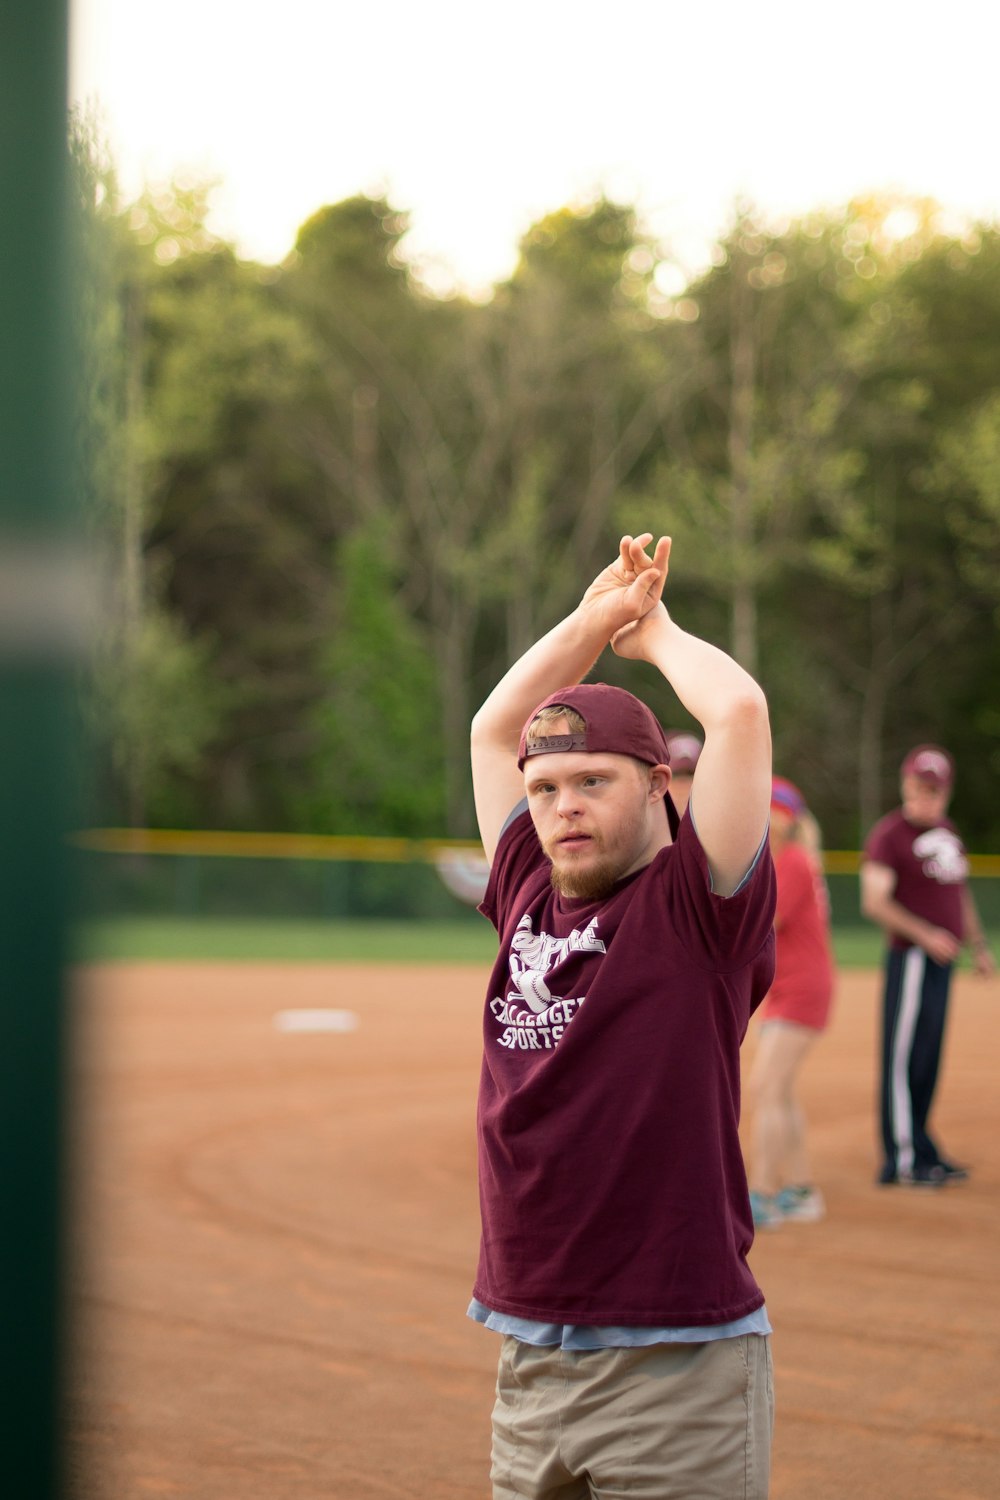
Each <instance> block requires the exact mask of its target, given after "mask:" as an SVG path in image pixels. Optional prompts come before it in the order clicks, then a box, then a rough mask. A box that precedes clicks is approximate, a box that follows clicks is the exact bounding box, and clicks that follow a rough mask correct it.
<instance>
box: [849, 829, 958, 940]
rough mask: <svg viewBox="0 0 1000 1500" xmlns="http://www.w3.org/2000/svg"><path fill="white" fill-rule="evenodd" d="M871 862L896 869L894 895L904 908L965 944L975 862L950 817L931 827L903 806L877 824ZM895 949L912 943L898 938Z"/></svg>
mask: <svg viewBox="0 0 1000 1500" xmlns="http://www.w3.org/2000/svg"><path fill="white" fill-rule="evenodd" d="M865 858H866V859H871V860H874V861H875V862H876V864H880V865H888V867H889V869H890V870H894V871H895V874H896V889H895V890H894V891H893V896H894V898H895V900H897V901H898V902H899V904H900V906H905V907H906V910H907V911H909V912H912V913H913V915H914V916H916V917H922V918H923V920H924V921H925V922H933V924H934V926H935V927H943V928H944V929H945V931H947V932H950V933H952V935H953V936H954V937H957V938H958V940H959V942H961V941H962V939H963V938H964V936H965V932H964V923H963V918H962V892H963V890H964V888H965V884H966V881H967V880H968V876H969V861H968V858H967V856H966V853H965V848H964V846H963V844H962V840H961V839H960V838H959V836H958V829H957V828H956V827H955V825H954V823H953V822H952V821H951V819H950V818H942V819H941V821H940V822H939V823H935V824H934V826H933V827H932V828H926V827H922V826H919V825H918V824H916V823H910V822H908V820H907V819H906V817H905V816H904V814H903V810H902V808H897V809H896V811H895V812H891V813H887V814H886V815H885V817H884V818H881V819H880V820H879V821H878V822H877V823H876V824H875V827H874V828H873V829H872V831H871V833H870V834H869V835H868V838H867V840H866V842H865ZM892 946H893V947H894V948H909V947H912V944H911V943H910V942H909V941H908V939H906V938H904V937H899V936H893V938H892Z"/></svg>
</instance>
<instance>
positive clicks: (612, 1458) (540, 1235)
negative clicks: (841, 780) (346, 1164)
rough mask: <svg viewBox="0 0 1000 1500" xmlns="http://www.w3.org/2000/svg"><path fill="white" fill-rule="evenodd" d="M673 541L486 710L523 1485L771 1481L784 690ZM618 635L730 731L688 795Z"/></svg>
mask: <svg viewBox="0 0 1000 1500" xmlns="http://www.w3.org/2000/svg"><path fill="white" fill-rule="evenodd" d="M651 542H652V536H651V535H650V534H645V535H642V536H638V537H631V536H625V537H623V538H622V540H621V544H620V548H619V554H618V556H617V557H616V559H615V561H614V562H613V563H612V564H611V565H610V566H609V567H607V568H605V569H604V571H603V572H602V573H601V574H600V575H599V576H598V578H596V579H595V581H594V582H593V583H592V584H591V586H590V588H588V589H587V591H586V593H585V594H584V596H583V598H582V600H581V602H580V604H579V605H578V607H577V608H576V609H575V610H574V611H573V612H572V613H571V614H570V615H569V616H568V617H567V618H566V619H564V620H563V621H562V622H561V623H560V624H558V625H557V626H556V627H555V628H554V629H553V630H552V631H550V632H549V634H548V635H546V636H544V637H543V638H542V639H541V640H540V641H538V642H537V643H536V644H535V645H534V646H533V647H532V648H531V649H530V650H529V651H528V652H527V653H526V654H525V655H524V656H523V657H522V658H521V659H520V661H518V662H516V663H515V665H514V666H513V667H511V669H510V671H509V672H508V673H507V675H506V676H505V677H504V678H503V680H502V681H501V682H500V683H499V684H498V686H497V687H496V688H495V689H494V691H493V692H492V693H491V694H490V696H489V698H488V699H487V700H486V702H485V703H484V704H483V706H482V708H481V709H480V710H479V712H478V714H477V715H476V717H475V720H474V723H473V731H472V766H473V781H474V786H475V794H476V807H477V812H478V817H479V826H480V832H481V835H482V839H483V844H484V847H485V850H486V854H487V856H488V858H489V860H490V862H491V872H490V879H489V885H488V888H487V891H486V895H485V897H484V900H483V903H482V908H481V909H482V910H483V911H484V913H485V914H486V915H487V916H488V917H489V918H490V919H491V920H492V921H493V923H494V925H495V926H496V928H497V931H498V933H499V936H500V949H499V954H498V957H497V963H496V967H495V969H494V971H493V975H492V977H491V980H490V988H489V991H488V994H487V998H486V1008H485V1018H484V1056H483V1068H482V1078H481V1084H480V1096H479V1111H478V1130H479V1181H480V1201H481V1211H482V1240H481V1248H480V1258H479V1269H478V1273H477V1277H476V1283H475V1287H474V1294H473V1301H472V1304H471V1307H470V1314H471V1316H473V1317H474V1318H476V1319H477V1320H478V1321H479V1322H482V1323H484V1324H486V1325H487V1326H488V1327H490V1328H492V1329H494V1330H496V1331H497V1332H499V1333H500V1334H501V1335H502V1336H503V1342H502V1346H501V1354H500V1366H499V1373H498V1380H497V1400H496V1406H495V1409H494V1414H493V1451H492V1478H493V1494H494V1497H495V1500H515V1497H517V1500H526V1497H530V1500H556V1497H559V1500H584V1497H587V1496H594V1497H609V1500H610V1497H611V1496H616V1497H617V1496H620V1495H622V1494H628V1495H630V1496H633V1497H635V1500H666V1497H668V1496H678V1497H694V1496H697V1497H699V1500H711V1497H718V1500H737V1497H745V1500H761V1497H764V1496H766V1494H767V1490H768V1474H769V1463H770V1439H771V1427H772V1421H773V1397H772V1382H771V1358H770V1340H769V1334H770V1326H769V1323H768V1319H767V1313H766V1310H765V1308H764V1298H763V1295H762V1293H761V1291H760V1289H759V1287H758V1286H757V1284H756V1282H755V1281H754V1278H753V1276H752V1275H751V1273H750V1270H749V1268H748V1266H747V1259H746V1257H747V1251H748V1250H749V1247H750V1244H751V1241H752V1238H753V1226H752V1219H751V1213H750V1204H749V1198H748V1193H747V1185H746V1177H745V1172H744V1168H743V1159H742V1155H741V1151H740V1143H739V1137H738V1126H739V1107H740V1072H739V1048H740V1044H741V1042H742V1040H743V1037H744V1035H745V1033H746V1028H747V1022H748V1020H749V1017H750V1015H751V1013H752V1011H753V1010H754V1009H755V1007H756V1006H757V1005H758V1004H759V1003H760V1001H761V1000H762V999H763V997H764V995H765V993H766V991H767V989H768V986H769V984H770V981H771V976H772V972H773V966H774V942H773V934H772V921H773V917H774V872H773V867H772V865H771V860H770V854H769V852H768V848H767V838H766V834H767V820H768V809H769V804H770V793H771V742H770V730H769V725H768V715H767V705H766V702H765V699H764V695H763V693H762V692H761V690H760V688H759V687H758V686H757V684H756V683H755V682H754V681H753V679H752V678H750V677H749V676H748V675H747V673H746V672H745V671H743V669H742V668H741V667H739V666H738V665H737V664H736V662H734V661H733V660H732V659H731V658H730V657H728V656H727V655H726V654H725V653H724V652H722V651H720V650H718V649H717V648H716V647H714V646H712V645H709V644H708V643H707V642H705V641H702V640H699V639H697V638H696V637H695V636H692V635H689V634H688V633H687V632H686V631H684V630H682V629H681V628H680V627H679V626H678V625H677V624H675V622H674V621H673V620H672V619H671V617H670V616H669V614H668V613H667V610H666V608H665V607H664V604H663V601H662V598H661V595H662V592H663V586H664V583H665V581H666V577H667V565H668V559H669V555H670V541H669V538H666V537H662V538H660V540H659V541H658V542H657V543H656V546H655V548H654V549H653V550H652V555H650V554H649V552H648V550H647V549H648V548H649V545H650V543H651ZM608 644H610V645H611V647H612V649H613V651H614V652H615V653H616V654H617V655H618V656H620V657H626V658H629V659H631V660H634V661H637V662H643V663H647V664H648V665H650V666H652V667H653V668H655V669H656V670H658V671H659V672H660V673H662V675H663V677H664V678H666V680H667V682H668V683H669V684H670V686H671V687H672V689H673V691H674V693H675V694H676V696H677V698H678V699H679V700H680V703H681V704H682V705H683V706H684V708H685V709H686V710H687V711H688V712H689V713H690V714H691V715H692V716H693V717H694V718H695V719H696V720H697V721H698V723H699V724H700V725H701V727H702V730H703V732H704V748H703V749H702V751H701V754H700V756H699V758H698V763H697V767H696V769H695V773H694V780H693V786H692V792H691V801H690V805H689V807H688V809H687V811H686V813H685V814H684V816H683V817H682V818H678V816H677V812H676V809H675V807H674V805H673V803H672V801H671V797H670V778H671V771H670V764H669V750H668V747H667V743H666V739H665V736H664V733H663V730H662V729H661V727H660V725H659V723H658V722H657V720H656V719H655V718H654V716H653V714H652V713H651V712H650V711H649V709H648V708H647V707H646V706H645V705H644V704H642V703H641V702H640V701H639V700H638V699H637V698H635V697H633V696H632V695H631V694H630V693H627V692H625V691H624V690H622V689H620V688H616V687H608V686H606V685H604V684H601V683H584V682H583V678H584V677H586V676H587V675H588V674H589V672H590V671H591V669H592V668H593V666H594V664H595V663H596V661H597V659H598V657H599V656H600V655H601V653H602V651H603V650H604V648H605V647H606V646H607V645H608ZM557 1006H558V1007H560V1009H559V1011H558V1012H557V1013H558V1014H559V1015H560V1024H559V1026H558V1028H557V1027H556V1026H555V1025H552V1026H551V1027H549V1028H548V1035H547V1036H546V1037H544V1038H541V1037H540V1036H539V1026H538V1020H539V1016H540V1015H542V1014H543V1013H547V1012H549V1011H551V1010H552V1008H553V1007H557ZM522 1031H523V1036H522ZM557 1032H558V1034H557Z"/></svg>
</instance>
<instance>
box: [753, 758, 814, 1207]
mask: <svg viewBox="0 0 1000 1500" xmlns="http://www.w3.org/2000/svg"><path fill="white" fill-rule="evenodd" d="M770 841H771V855H772V858H773V860H774V870H775V875H776V877H777V883H778V904H777V910H776V912H775V918H774V931H775V968H774V981H773V983H772V985H771V988H770V990H769V991H768V994H767V996H766V998H765V1000H764V1003H763V1005H762V1006H761V1008H760V1011H759V1016H760V1033H759V1041H758V1045H757V1052H756V1056H755V1059H754V1065H753V1071H752V1073H751V1080H750V1092H751V1095H752V1100H753V1105H754V1119H753V1129H752V1137H751V1140H752V1158H751V1167H750V1204H751V1208H752V1210H753V1217H754V1223H755V1224H756V1225H757V1226H758V1227H760V1228H765V1229H770V1228H773V1227H775V1226H777V1225H779V1224H781V1223H783V1222H784V1221H785V1220H787V1219H798V1220H805V1221H815V1220H817V1219H821V1218H822V1217H823V1214H824V1212H825V1204H824V1201H823V1195H822V1193H821V1192H820V1190H819V1188H818V1187H816V1186H815V1185H814V1183H813V1180H812V1171H811V1168H810V1164H809V1156H808V1153H807V1150H806V1122H805V1115H804V1113H803V1110H802V1106H801V1104H800V1103H799V1100H798V1096H797V1093H796V1086H797V1081H798V1076H799V1072H800V1070H801V1068H802V1064H803V1063H804V1062H805V1059H806V1057H807V1056H808V1054H809V1052H810V1051H811V1049H812V1047H813V1045H814V1044H815V1042H816V1040H817V1038H818V1037H819V1036H820V1035H821V1033H822V1032H823V1030H824V1028H825V1027H826V1025H827V1023H828V1021H829V1016H830V1007H831V1003H832V1000H833V988H834V964H833V949H832V945H831V940H830V901H829V895H828V893H827V888H826V882H825V880H824V878H823V868H822V861H821V858H820V852H819V830H818V828H817V826H816V821H815V819H814V818H813V817H812V815H811V813H810V812H809V809H808V807H807V806H806V802H805V798H804V797H803V795H802V793H801V792H800V791H799V789H798V787H796V786H794V785H793V784H792V782H790V781H786V780H785V779H784V778H783V777H780V776H776V777H775V778H774V780H773V782H772V790H771V826H770Z"/></svg>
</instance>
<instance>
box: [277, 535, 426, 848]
mask: <svg viewBox="0 0 1000 1500" xmlns="http://www.w3.org/2000/svg"><path fill="white" fill-rule="evenodd" d="M337 598H338V608H337V615H336V620H335V623H334V628H333V634H332V637H331V640H330V642H329V644H328V645H327V647H326V649H325V650H324V651H323V653H322V656H321V665H322V668H323V671H324V675H325V680H326V689H325V691H324V693H323V695H322V697H321V699H320V701H319V703H318V704H317V706H316V708H315V710H314V711H313V713H312V715H311V722H312V724H313V726H314V733H315V742H316V743H315V750H314V753H313V756H312V758H311V762H310V765H309V767H308V768H307V769H308V782H309V787H310V790H309V792H308V794H306V795H303V796H302V797H301V799H299V800H298V801H297V812H298V820H299V821H300V823H301V824H303V825H304V826H306V827H311V828H319V829H323V830H328V831H337V832H343V833H397V834H403V835H407V836H420V835H428V836H430V835H434V834H435V833H438V832H439V831H440V829H441V828H442V827H443V825H444V819H445V807H444V797H443V791H444V787H443V778H442V764H443V746H442V731H441V704H440V693H439V689H438V684H437V681H436V675H435V671H434V664H433V661H432V659H431V656H430V654H429V652H428V650H427V647H426V645H425V643H424V641H423V640H422V639H421V632H420V631H419V628H418V627H417V625H416V623H415V622H414V620H413V619H412V618H411V617H410V616H408V615H407V613H406V612H405V611H404V610H403V608H402V607H401V605H400V600H399V595H398V591H397V588H396V585H395V580H394V577H393V573H392V569H391V567H390V565H389V563H388V560H387V558H386V556H385V554H384V549H383V547H382V545H381V542H380V540H379V538H377V537H370V536H368V535H367V534H365V533H363V532H359V533H357V534H355V535H354V536H352V537H349V538H347V539H346V540H345V541H344V542H343V544H342V546H341V551H340V558H339V562H338V567H337Z"/></svg>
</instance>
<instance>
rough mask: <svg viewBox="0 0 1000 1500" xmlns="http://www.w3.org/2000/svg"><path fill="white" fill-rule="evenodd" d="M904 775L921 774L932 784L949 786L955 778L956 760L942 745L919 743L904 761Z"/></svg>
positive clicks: (921, 778)
mask: <svg viewBox="0 0 1000 1500" xmlns="http://www.w3.org/2000/svg"><path fill="white" fill-rule="evenodd" d="M901 770H902V774H903V775H904V776H919V778H920V780H921V781H927V782H929V783H930V784H931V786H936V787H949V786H951V784H952V782H953V781H954V780H955V762H954V761H953V760H952V758H951V756H950V755H949V754H948V752H947V750H943V749H942V748H941V746H940V745H917V746H916V747H915V749H913V750H911V751H910V753H909V755H908V756H907V757H906V759H905V760H904V761H903V765H902V768H901Z"/></svg>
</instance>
